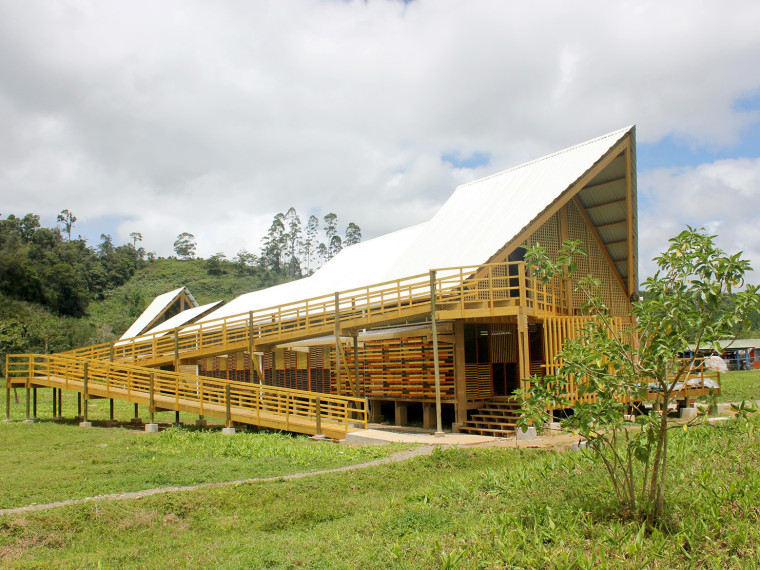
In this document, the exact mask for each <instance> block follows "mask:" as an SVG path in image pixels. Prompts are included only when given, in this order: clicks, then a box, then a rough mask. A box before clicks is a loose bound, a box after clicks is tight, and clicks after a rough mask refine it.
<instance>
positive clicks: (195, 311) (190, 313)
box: [145, 301, 224, 334]
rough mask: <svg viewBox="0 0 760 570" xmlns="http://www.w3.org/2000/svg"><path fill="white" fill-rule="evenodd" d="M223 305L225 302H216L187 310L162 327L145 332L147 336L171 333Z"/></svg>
mask: <svg viewBox="0 0 760 570" xmlns="http://www.w3.org/2000/svg"><path fill="white" fill-rule="evenodd" d="M222 303H224V301H214V302H213V303H209V304H208V305H201V306H200V307H193V308H191V309H185V310H184V311H182V312H181V313H178V314H176V315H174V316H173V317H172V318H170V319H167V320H165V321H164V322H163V323H161V324H160V325H158V326H155V327H153V328H152V329H150V330H148V331H145V334H155V333H161V332H169V331H171V330H173V329H176V328H177V327H181V326H182V325H186V324H188V323H190V322H192V321H193V320H194V319H196V318H197V317H199V316H201V315H203V314H204V313H209V312H211V311H213V310H214V308H215V307H218V306H219V305H221V304H222Z"/></svg>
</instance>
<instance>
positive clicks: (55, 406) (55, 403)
mask: <svg viewBox="0 0 760 570" xmlns="http://www.w3.org/2000/svg"><path fill="white" fill-rule="evenodd" d="M57 390H58V388H53V419H55V418H57V417H58V394H56V391H57Z"/></svg>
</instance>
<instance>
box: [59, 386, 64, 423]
mask: <svg viewBox="0 0 760 570" xmlns="http://www.w3.org/2000/svg"><path fill="white" fill-rule="evenodd" d="M58 416H59V417H61V418H62V417H63V390H62V389H61V388H58Z"/></svg>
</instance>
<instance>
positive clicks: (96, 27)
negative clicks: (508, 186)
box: [0, 0, 760, 283]
mask: <svg viewBox="0 0 760 570" xmlns="http://www.w3.org/2000/svg"><path fill="white" fill-rule="evenodd" d="M758 29H760V3H759V2H757V1H756V0H746V1H743V0H736V1H733V2H729V3H726V2H725V1H723V2H718V1H715V2H702V1H699V0H689V1H678V0H674V1H668V2H662V1H660V0H657V1H651V2H650V1H645V0H643V1H637V2H623V1H621V2H615V1H610V0H606V1H583V0H580V1H577V2H565V1H560V0H557V1H541V0H539V1H532V2H517V1H504V0H413V1H411V2H403V1H402V0H367V1H363V2H362V1H337V0H269V1H267V0H257V1H256V2H240V1H232V0H217V1H215V2H206V1H201V0H181V1H179V0H162V1H161V2H154V1H144V0H130V1H129V2H124V1H119V2H117V1H105V0H56V1H52V0H44V1H43V0H24V1H23V2H18V1H16V0H0V216H2V218H5V217H7V216H8V215H9V214H14V215H17V216H23V215H24V214H26V213H29V212H32V213H36V214H39V215H40V216H41V222H42V225H44V226H53V225H55V223H56V216H57V214H58V213H59V212H60V211H61V210H63V209H68V210H70V211H71V212H72V213H73V214H74V215H75V216H76V217H77V222H76V224H75V226H74V229H73V234H74V235H82V236H83V237H85V238H86V239H87V240H88V243H89V244H90V245H92V246H96V245H97V243H98V242H99V241H100V239H99V236H100V234H103V233H105V234H110V235H112V237H113V239H114V242H115V243H117V244H119V243H127V242H129V241H130V239H129V234H130V233H131V232H140V233H141V234H142V236H143V241H142V243H141V245H142V246H143V247H144V248H145V249H146V250H148V251H153V252H155V253H156V254H158V255H161V256H168V255H172V254H173V246H172V244H173V242H174V240H175V239H176V237H177V235H178V234H180V233H182V232H189V233H192V234H193V235H195V237H196V239H197V242H198V254H199V255H200V256H203V257H207V256H209V255H212V254H214V253H216V252H223V253H225V254H226V255H227V256H228V257H233V256H234V255H235V254H236V252H238V251H239V250H241V249H247V250H249V251H252V252H258V251H259V249H260V246H261V239H262V237H263V236H264V235H265V233H266V231H267V229H268V227H269V225H270V224H271V221H272V218H273V217H274V215H275V214H276V213H277V212H285V211H286V210H287V209H288V208H289V207H291V206H293V207H295V208H296V210H297V211H298V212H299V214H301V217H302V218H303V219H304V220H303V221H304V222H305V218H306V217H308V216H309V215H310V214H315V215H317V216H319V217H321V216H323V215H324V214H326V213H328V212H335V213H336V214H338V218H339V224H340V226H341V227H345V225H346V224H347V223H348V222H349V221H353V222H355V223H357V224H358V225H359V226H360V227H361V229H362V234H363V237H364V239H368V238H371V237H375V236H378V235H382V234H384V233H387V232H390V231H393V230H396V229H400V228H404V227H407V226H410V225H413V224H415V223H419V222H422V221H425V220H428V219H430V218H431V217H432V215H433V214H434V213H435V212H436V211H437V209H438V208H439V207H440V206H441V205H442V204H443V202H444V201H445V200H446V199H447V198H448V197H449V196H450V194H451V193H452V192H453V190H454V188H455V187H456V186H457V185H458V184H461V183H463V182H467V181H470V180H474V179H477V178H480V177H483V176H487V175H490V174H493V173H495V172H499V171H501V170H505V169H507V168H511V167H513V166H516V165H519V164H521V163H523V162H526V161H528V160H532V159H534V158H538V157H541V156H543V155H546V154H549V153H551V152H554V151H557V150H560V149H562V148H565V147H568V146H571V145H574V144H577V143H580V142H583V141H585V140H588V139H591V138H594V137H596V136H599V135H602V134H605V133H607V132H610V131H613V130H616V129H619V128H622V127H625V126H628V125H631V124H635V125H636V126H637V144H638V147H637V154H638V195H639V253H640V268H641V273H642V277H643V276H646V275H649V274H651V271H652V268H653V265H652V263H651V262H650V261H649V260H651V258H652V257H654V256H655V255H656V254H657V253H658V252H660V251H662V250H663V249H664V248H665V247H667V240H668V238H669V237H672V236H673V235H675V234H676V233H678V232H679V231H680V230H681V229H683V228H684V226H685V225H686V224H688V225H691V226H695V227H705V228H706V229H707V230H708V231H710V232H712V233H715V234H717V235H718V236H719V237H718V243H719V245H720V246H721V247H723V248H724V249H726V250H727V251H730V252H735V251H738V250H742V251H744V252H745V255H746V257H747V258H749V259H750V260H751V261H752V262H753V265H754V266H755V267H756V268H757V269H758V271H757V272H755V273H754V274H753V275H752V276H750V279H749V281H750V282H754V283H760V33H758Z"/></svg>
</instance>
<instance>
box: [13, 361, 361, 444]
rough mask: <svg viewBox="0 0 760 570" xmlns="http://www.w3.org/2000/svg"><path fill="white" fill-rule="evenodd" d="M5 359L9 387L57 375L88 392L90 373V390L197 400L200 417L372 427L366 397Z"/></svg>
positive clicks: (97, 364)
mask: <svg viewBox="0 0 760 570" xmlns="http://www.w3.org/2000/svg"><path fill="white" fill-rule="evenodd" d="M6 363H7V369H6V376H7V381H8V386H10V385H12V384H14V378H15V379H17V381H18V380H21V379H23V380H24V382H30V383H31V382H32V381H33V379H34V378H41V377H50V376H53V377H57V378H61V379H63V380H64V385H63V386H59V387H62V388H63V389H66V390H74V391H79V392H83V390H84V387H85V377H86V380H87V381H86V387H87V392H88V393H92V394H95V395H97V396H100V397H106V398H114V399H122V400H127V399H130V397H134V396H136V395H139V396H142V397H145V398H153V397H157V399H160V401H161V407H166V406H169V407H170V408H171V409H175V410H179V409H180V406H184V407H187V406H188V404H190V405H193V404H194V405H195V406H196V407H197V412H198V414H199V415H201V416H202V415H212V416H214V415H215V416H217V417H220V413H221V412H220V410H221V411H223V412H225V413H226V410H230V414H231V416H232V417H233V419H234V420H235V421H241V422H245V423H252V424H258V422H256V421H248V422H246V420H245V418H246V417H250V418H252V419H253V418H258V419H259V420H260V418H261V414H274V415H276V416H277V417H278V418H279V419H281V420H282V422H284V427H283V429H285V430H291V431H301V430H300V429H297V426H295V425H294V421H295V420H308V421H309V422H316V421H317V417H318V416H319V418H320V420H321V422H322V424H327V423H330V424H333V425H332V426H331V427H332V429H333V430H335V429H336V426H342V428H343V431H344V432H347V431H348V428H349V424H356V423H358V424H362V425H363V426H364V428H366V427H367V408H366V400H364V399H362V398H353V397H349V396H337V395H333V394H323V393H320V392H308V391H303V390H294V389H290V388H277V387H274V386H266V385H262V384H251V383H246V382H233V381H228V380H222V379H217V378H209V377H205V376H196V375H193V374H184V373H179V372H171V371H165V370H159V369H155V368H145V367H141V366H134V365H131V364H126V363H120V362H108V361H102V360H88V359H84V358H79V357H74V356H67V355H50V354H16V355H7V357H6ZM228 387H229V388H228ZM151 395H152V396H151ZM172 401H173V405H172ZM220 406H221V408H220ZM212 407H213V408H214V411H213V413H212V410H211V409H210V408H212ZM259 425H260V424H259ZM291 428H294V429H291Z"/></svg>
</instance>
